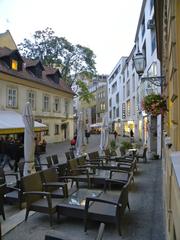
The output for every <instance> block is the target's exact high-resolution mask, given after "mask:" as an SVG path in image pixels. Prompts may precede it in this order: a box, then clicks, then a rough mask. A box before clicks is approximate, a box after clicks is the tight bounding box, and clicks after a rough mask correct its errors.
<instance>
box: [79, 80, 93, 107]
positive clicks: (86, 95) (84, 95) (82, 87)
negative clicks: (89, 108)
mask: <svg viewBox="0 0 180 240" xmlns="http://www.w3.org/2000/svg"><path fill="white" fill-rule="evenodd" d="M76 85H77V86H78V92H77V94H78V96H79V99H80V100H82V101H84V102H87V103H90V101H91V100H93V99H94V95H93V94H92V93H90V92H89V90H88V87H87V85H86V84H85V83H84V82H83V81H81V80H77V82H76Z"/></svg>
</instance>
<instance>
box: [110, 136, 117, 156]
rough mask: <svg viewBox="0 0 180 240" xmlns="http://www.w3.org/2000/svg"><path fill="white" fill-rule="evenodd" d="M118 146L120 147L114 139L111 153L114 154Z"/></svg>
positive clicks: (111, 142)
mask: <svg viewBox="0 0 180 240" xmlns="http://www.w3.org/2000/svg"><path fill="white" fill-rule="evenodd" d="M117 148H118V146H117V145H116V141H115V140H113V139H112V140H111V141H110V151H111V154H113V153H114V152H115V151H116V149H117Z"/></svg>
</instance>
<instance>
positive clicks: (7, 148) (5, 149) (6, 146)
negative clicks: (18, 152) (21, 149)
mask: <svg viewBox="0 0 180 240" xmlns="http://www.w3.org/2000/svg"><path fill="white" fill-rule="evenodd" d="M1 144H2V146H1V149H2V153H3V154H4V157H3V162H2V167H3V168H4V167H5V165H6V164H8V165H9V167H10V169H11V170H12V169H13V166H12V164H11V162H10V160H11V157H10V156H11V154H12V151H11V144H12V143H11V142H10V141H8V140H5V141H3V142H2V143H1Z"/></svg>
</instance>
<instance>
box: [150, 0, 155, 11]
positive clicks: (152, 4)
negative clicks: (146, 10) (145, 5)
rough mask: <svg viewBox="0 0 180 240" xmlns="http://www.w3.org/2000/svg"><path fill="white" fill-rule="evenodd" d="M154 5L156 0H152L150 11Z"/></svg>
mask: <svg viewBox="0 0 180 240" xmlns="http://www.w3.org/2000/svg"><path fill="white" fill-rule="evenodd" d="M153 6H154V0H151V1H150V11H152V8H153Z"/></svg>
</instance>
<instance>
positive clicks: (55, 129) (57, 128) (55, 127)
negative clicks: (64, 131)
mask: <svg viewBox="0 0 180 240" xmlns="http://www.w3.org/2000/svg"><path fill="white" fill-rule="evenodd" d="M58 134H59V125H58V124H55V125H54V135H58Z"/></svg>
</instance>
